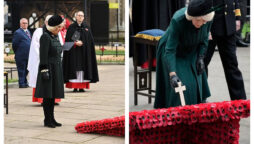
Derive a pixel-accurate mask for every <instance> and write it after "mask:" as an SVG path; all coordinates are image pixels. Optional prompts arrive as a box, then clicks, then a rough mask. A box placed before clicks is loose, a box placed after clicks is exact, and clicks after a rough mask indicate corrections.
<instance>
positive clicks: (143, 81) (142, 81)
mask: <svg viewBox="0 0 254 144" xmlns="http://www.w3.org/2000/svg"><path fill="white" fill-rule="evenodd" d="M141 83H142V86H143V85H144V84H145V80H144V78H142V79H141Z"/></svg>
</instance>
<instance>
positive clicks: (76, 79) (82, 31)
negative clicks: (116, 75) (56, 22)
mask: <svg viewBox="0 0 254 144" xmlns="http://www.w3.org/2000/svg"><path fill="white" fill-rule="evenodd" d="M75 17H76V20H77V21H76V22H75V23H73V24H71V25H70V26H69V28H68V30H67V34H66V39H65V42H74V46H73V47H72V48H71V49H70V50H69V51H64V54H63V73H64V82H65V83H66V87H67V88H74V92H77V89H79V91H80V92H84V88H89V83H95V82H97V81H99V76H98V69H97V62H96V55H95V48H94V40H93V36H92V33H91V30H90V28H89V27H88V26H87V25H86V24H85V23H84V22H83V20H84V13H83V12H82V11H79V12H77V13H76V14H75ZM75 36H76V37H75Z"/></svg>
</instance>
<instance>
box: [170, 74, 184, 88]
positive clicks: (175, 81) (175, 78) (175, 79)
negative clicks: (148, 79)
mask: <svg viewBox="0 0 254 144" xmlns="http://www.w3.org/2000/svg"><path fill="white" fill-rule="evenodd" d="M180 81H181V80H180V79H179V77H178V76H177V75H173V76H171V77H170V85H171V87H172V88H175V87H177V86H178V82H180Z"/></svg>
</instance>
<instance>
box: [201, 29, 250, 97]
mask: <svg viewBox="0 0 254 144" xmlns="http://www.w3.org/2000/svg"><path fill="white" fill-rule="evenodd" d="M216 45H217V46H218V50H219V54H220V58H221V61H222V65H223V68H224V73H225V77H226V81H227V85H228V90H229V94H230V98H231V100H238V99H246V94H245V89H244V83H243V77H242V73H241V71H240V70H239V68H238V61H237V57H236V38H235V34H233V35H230V36H213V40H212V41H209V46H208V50H207V53H206V57H205V60H204V61H205V65H206V71H207V67H208V65H209V63H210V61H211V59H212V56H213V54H214V50H215V46H216ZM207 72H208V71H207Z"/></svg>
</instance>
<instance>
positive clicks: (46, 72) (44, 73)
mask: <svg viewBox="0 0 254 144" xmlns="http://www.w3.org/2000/svg"><path fill="white" fill-rule="evenodd" d="M41 75H42V79H44V80H49V70H48V69H43V70H41Z"/></svg>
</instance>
